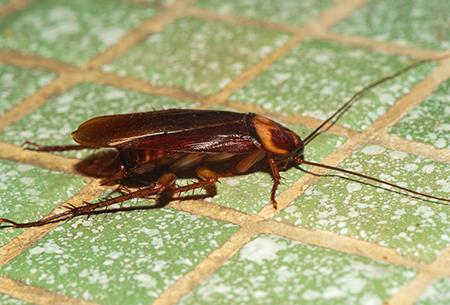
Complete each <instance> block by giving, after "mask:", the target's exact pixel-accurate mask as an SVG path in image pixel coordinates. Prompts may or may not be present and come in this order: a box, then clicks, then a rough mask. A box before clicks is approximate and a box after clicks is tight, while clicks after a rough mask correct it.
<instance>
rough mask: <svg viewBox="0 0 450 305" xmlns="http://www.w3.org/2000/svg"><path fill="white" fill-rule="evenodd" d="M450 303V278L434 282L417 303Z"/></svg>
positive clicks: (423, 304)
mask: <svg viewBox="0 0 450 305" xmlns="http://www.w3.org/2000/svg"><path fill="white" fill-rule="evenodd" d="M448 304H450V278H445V279H440V280H438V281H436V282H434V283H433V284H432V285H431V286H430V287H428V289H427V290H426V291H425V293H424V294H423V295H422V297H421V298H420V299H419V301H418V302H416V305H448Z"/></svg>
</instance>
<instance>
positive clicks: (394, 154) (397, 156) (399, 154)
mask: <svg viewBox="0 0 450 305" xmlns="http://www.w3.org/2000/svg"><path fill="white" fill-rule="evenodd" d="M389 156H391V158H392V159H404V158H406V157H407V156H408V154H407V153H405V152H403V151H398V150H393V151H391V152H390V153H389Z"/></svg>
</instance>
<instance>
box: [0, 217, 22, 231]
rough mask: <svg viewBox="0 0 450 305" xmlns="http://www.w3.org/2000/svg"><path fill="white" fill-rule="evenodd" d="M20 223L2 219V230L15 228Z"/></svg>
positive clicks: (0, 223) (0, 221) (0, 224)
mask: <svg viewBox="0 0 450 305" xmlns="http://www.w3.org/2000/svg"><path fill="white" fill-rule="evenodd" d="M17 225H18V223H17V222H14V221H12V220H9V219H6V218H0V229H6V228H15V227H17Z"/></svg>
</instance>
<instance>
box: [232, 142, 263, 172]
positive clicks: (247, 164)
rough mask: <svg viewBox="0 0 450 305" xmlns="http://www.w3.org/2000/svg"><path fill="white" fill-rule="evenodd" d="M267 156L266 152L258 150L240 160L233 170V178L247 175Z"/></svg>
mask: <svg viewBox="0 0 450 305" xmlns="http://www.w3.org/2000/svg"><path fill="white" fill-rule="evenodd" d="M265 155H266V153H265V151H263V150H261V149H257V150H255V151H253V152H252V153H251V154H249V155H248V156H246V157H245V158H243V159H242V160H240V161H239V162H238V163H237V164H236V165H235V167H234V168H233V169H232V170H231V176H234V175H239V174H243V173H246V172H247V171H248V170H249V169H250V168H251V167H252V166H253V165H255V164H256V163H258V162H259V161H260V160H262V159H263V158H264V156H265Z"/></svg>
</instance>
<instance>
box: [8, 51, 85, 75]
mask: <svg viewBox="0 0 450 305" xmlns="http://www.w3.org/2000/svg"><path fill="white" fill-rule="evenodd" d="M0 62H3V63H6V64H10V65H15V66H19V67H25V68H32V69H44V70H49V71H52V72H55V73H59V74H64V73H68V74H71V73H79V72H80V71H83V70H82V69H81V68H79V67H77V66H73V65H71V64H68V63H63V62H60V61H57V60H54V59H49V58H45V57H41V56H37V55H31V54H23V53H20V52H18V51H9V50H0Z"/></svg>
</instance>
